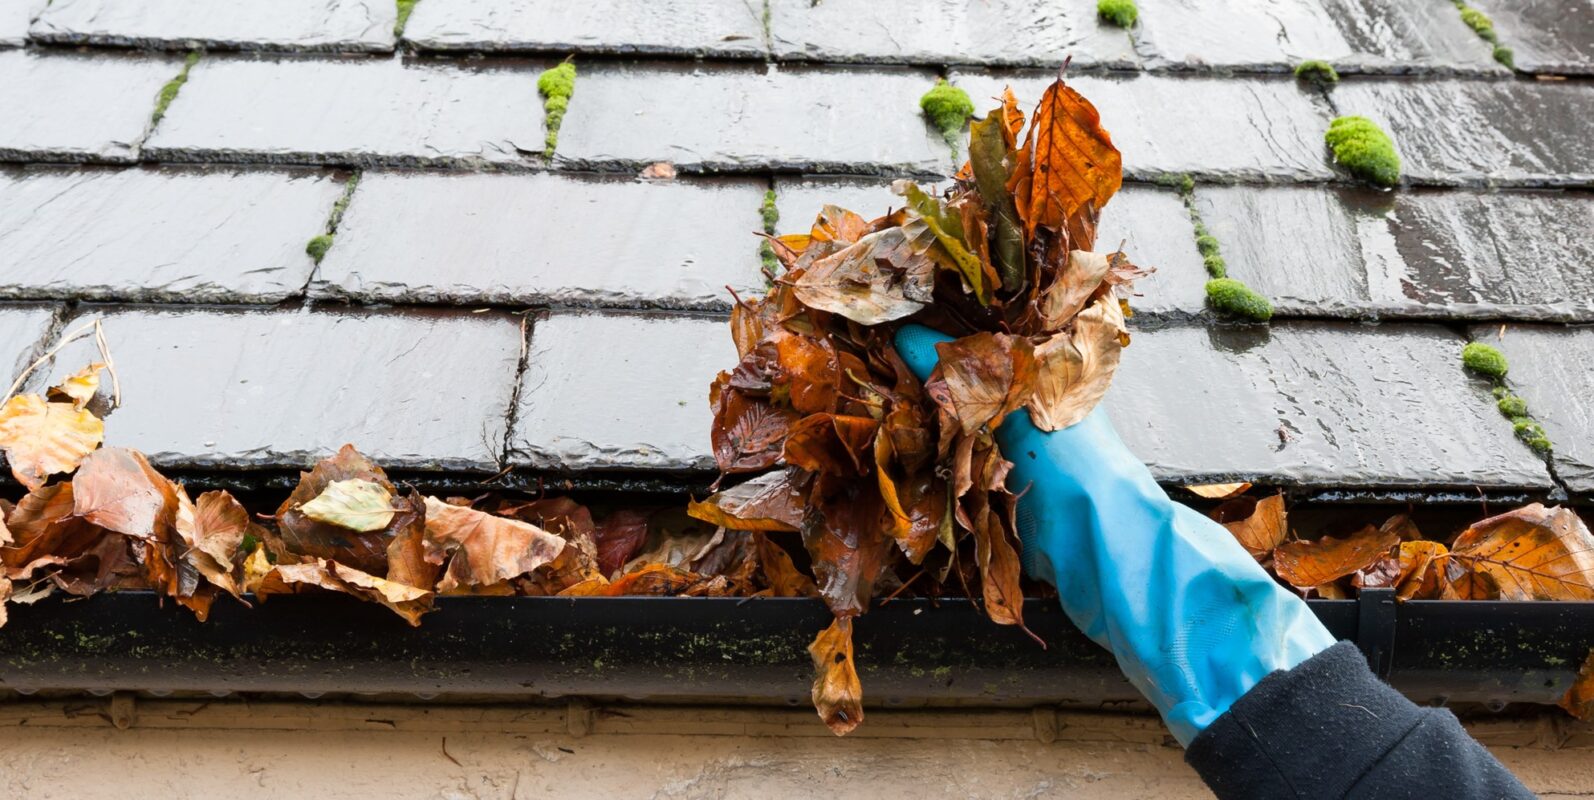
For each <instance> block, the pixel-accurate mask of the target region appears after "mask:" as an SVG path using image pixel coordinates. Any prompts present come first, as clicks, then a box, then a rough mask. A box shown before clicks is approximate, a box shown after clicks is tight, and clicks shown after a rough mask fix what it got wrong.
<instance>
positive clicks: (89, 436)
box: [0, 394, 105, 489]
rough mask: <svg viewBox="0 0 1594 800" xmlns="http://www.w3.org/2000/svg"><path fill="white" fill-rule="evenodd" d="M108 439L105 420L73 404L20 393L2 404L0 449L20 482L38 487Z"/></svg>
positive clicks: (71, 466)
mask: <svg viewBox="0 0 1594 800" xmlns="http://www.w3.org/2000/svg"><path fill="white" fill-rule="evenodd" d="M104 440H105V423H103V422H101V421H100V419H99V418H98V417H96V416H94V415H93V414H90V413H89V412H88V411H85V410H82V409H78V408H74V407H73V406H72V404H71V403H46V402H45V401H44V398H42V397H39V396H38V395H36V394H20V395H17V396H15V397H13V398H11V399H10V400H8V401H6V404H5V406H4V407H0V449H3V450H5V454H6V461H7V462H9V463H10V464H11V474H12V475H14V476H15V477H16V479H17V482H18V483H21V484H22V485H23V486H26V487H28V488H29V489H37V488H39V487H40V486H43V485H44V482H45V481H46V480H48V479H49V477H50V476H51V475H54V474H56V473H60V472H71V471H72V470H74V469H77V466H78V464H79V463H81V462H82V461H83V458H84V456H87V455H88V454H89V453H91V452H93V451H94V448H96V447H99V446H100V442H102V441H104Z"/></svg>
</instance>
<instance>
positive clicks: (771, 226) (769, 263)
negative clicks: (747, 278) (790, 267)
mask: <svg viewBox="0 0 1594 800" xmlns="http://www.w3.org/2000/svg"><path fill="white" fill-rule="evenodd" d="M758 213H759V216H761V217H763V218H764V233H767V234H769V235H770V236H774V235H775V232H776V230H778V226H779V225H780V209H779V208H778V207H777V206H776V205H775V190H774V189H766V190H765V191H764V202H763V203H761V204H760V205H759V207H758ZM758 256H759V259H760V260H761V261H763V262H764V272H766V273H768V274H769V275H774V274H775V271H776V270H778V269H780V260H779V259H777V258H775V248H773V247H770V246H769V242H767V241H765V242H760V243H759V245H758Z"/></svg>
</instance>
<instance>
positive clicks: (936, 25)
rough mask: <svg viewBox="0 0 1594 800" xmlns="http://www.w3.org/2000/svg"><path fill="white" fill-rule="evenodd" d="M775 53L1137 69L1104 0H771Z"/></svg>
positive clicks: (881, 60) (890, 60)
mask: <svg viewBox="0 0 1594 800" xmlns="http://www.w3.org/2000/svg"><path fill="white" fill-rule="evenodd" d="M769 27H770V37H771V40H772V42H773V46H774V51H775V56H776V57H777V58H781V59H811V60H814V61H824V62H832V63H834V62H846V61H852V62H872V63H892V64H933V65H938V66H939V65H945V64H999V65H1017V66H1038V67H1051V68H1056V67H1057V65H1059V64H1061V63H1063V59H1065V58H1067V57H1069V56H1073V59H1074V63H1075V64H1077V65H1081V66H1107V67H1120V68H1132V67H1133V66H1134V65H1135V64H1136V63H1137V60H1138V59H1137V58H1136V56H1135V52H1134V45H1133V43H1132V42H1131V41H1130V38H1129V34H1128V32H1126V31H1124V30H1122V29H1120V28H1115V27H1112V26H1110V25H1106V24H1102V23H1100V22H1098V20H1097V16H1096V0H1042V1H1041V2H1035V1H1034V0H985V1H984V2H973V3H971V2H969V1H968V0H826V2H823V3H815V2H813V0H771V2H770V5H769Z"/></svg>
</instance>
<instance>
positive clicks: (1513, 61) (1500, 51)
mask: <svg viewBox="0 0 1594 800" xmlns="http://www.w3.org/2000/svg"><path fill="white" fill-rule="evenodd" d="M1494 60H1495V61H1498V62H1500V63H1501V64H1504V65H1505V66H1506V68H1507V69H1516V68H1517V58H1516V54H1515V53H1513V52H1511V48H1509V47H1506V46H1505V45H1503V44H1497V45H1495V46H1494Z"/></svg>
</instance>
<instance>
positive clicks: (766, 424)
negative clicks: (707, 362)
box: [710, 372, 798, 473]
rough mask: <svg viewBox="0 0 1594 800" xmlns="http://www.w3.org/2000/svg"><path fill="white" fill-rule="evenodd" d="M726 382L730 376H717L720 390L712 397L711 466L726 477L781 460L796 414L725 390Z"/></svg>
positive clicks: (728, 389)
mask: <svg viewBox="0 0 1594 800" xmlns="http://www.w3.org/2000/svg"><path fill="white" fill-rule="evenodd" d="M729 381H730V373H727V372H722V373H720V381H719V385H720V386H721V388H720V389H719V391H717V392H716V393H714V397H713V404H712V405H713V408H714V427H713V430H712V432H711V433H710V440H711V443H712V445H713V449H714V462H715V463H716V464H718V465H719V468H720V471H721V472H725V473H736V472H758V471H761V470H765V469H768V468H770V467H772V466H774V465H775V463H776V462H778V461H779V460H780V455H781V448H782V445H783V444H784V442H785V439H786V435H787V432H788V431H790V430H791V426H792V424H793V423H795V422H796V421H797V419H798V415H797V412H795V411H792V410H791V409H789V408H778V407H776V406H775V405H774V404H772V403H770V402H769V401H767V400H762V399H759V398H757V397H751V396H748V395H747V394H745V393H743V392H740V391H737V390H736V389H732V388H729V387H728V386H724V384H725V383H728V382H729Z"/></svg>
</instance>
